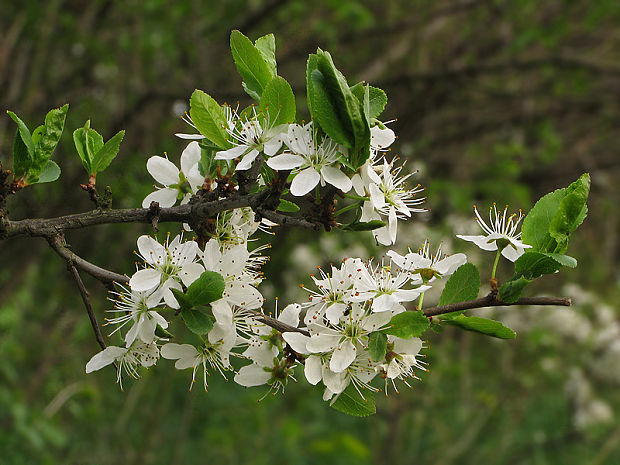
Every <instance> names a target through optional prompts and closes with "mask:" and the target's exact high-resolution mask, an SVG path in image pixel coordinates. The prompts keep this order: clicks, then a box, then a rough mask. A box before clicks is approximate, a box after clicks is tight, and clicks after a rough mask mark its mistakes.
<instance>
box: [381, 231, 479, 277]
mask: <svg viewBox="0 0 620 465" xmlns="http://www.w3.org/2000/svg"><path fill="white" fill-rule="evenodd" d="M387 255H388V257H390V258H391V259H392V261H393V262H394V263H395V264H396V265H398V266H399V267H400V268H401V269H403V270H405V271H407V272H408V273H410V274H411V275H412V278H413V279H416V280H420V279H421V280H423V281H424V282H425V283H430V282H432V281H434V280H435V278H444V277H446V276H450V275H451V274H452V273H454V272H455V271H456V269H457V268H458V267H459V266H461V265H463V264H464V263H465V262H467V256H466V255H465V254H463V253H457V254H454V255H449V256H445V257H444V256H443V253H442V251H441V246H439V247H438V249H437V253H436V254H435V255H432V254H431V252H430V242H429V241H428V240H427V241H425V242H424V245H423V246H422V247H421V248H420V250H419V251H418V252H417V253H413V252H411V250H409V253H408V254H407V255H405V256H404V257H403V256H402V255H400V254H398V253H397V252H395V251H393V250H390V251H389V252H388V253H387Z"/></svg>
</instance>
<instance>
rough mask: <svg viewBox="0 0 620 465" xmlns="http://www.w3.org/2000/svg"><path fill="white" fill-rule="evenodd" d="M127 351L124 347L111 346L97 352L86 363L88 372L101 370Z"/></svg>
mask: <svg viewBox="0 0 620 465" xmlns="http://www.w3.org/2000/svg"><path fill="white" fill-rule="evenodd" d="M126 352H127V349H125V348H123V347H116V346H109V347H106V348H105V349H103V350H102V351H101V352H99V353H98V354H95V355H94V356H93V358H91V359H90V360H89V361H88V363H87V364H86V373H92V372H93V371H97V370H100V369H101V368H103V367H104V366H107V365H109V364H111V363H112V362H113V361H114V360H116V359H117V358H119V357H121V356H122V355H124V354H125V353H126Z"/></svg>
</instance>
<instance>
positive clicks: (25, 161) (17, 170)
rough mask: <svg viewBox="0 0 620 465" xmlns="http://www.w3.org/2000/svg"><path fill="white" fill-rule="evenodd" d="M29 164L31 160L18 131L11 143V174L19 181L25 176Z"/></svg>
mask: <svg viewBox="0 0 620 465" xmlns="http://www.w3.org/2000/svg"><path fill="white" fill-rule="evenodd" d="M29 135H30V134H29ZM31 163H32V158H31V157H30V155H29V154H28V147H27V146H26V144H25V143H24V140H23V139H22V134H21V132H20V131H19V129H18V130H17V131H16V132H15V140H14V141H13V174H14V175H15V178H16V179H21V178H23V177H24V176H26V173H28V168H30V164H31Z"/></svg>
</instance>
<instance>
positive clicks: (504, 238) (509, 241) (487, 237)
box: [456, 204, 532, 262]
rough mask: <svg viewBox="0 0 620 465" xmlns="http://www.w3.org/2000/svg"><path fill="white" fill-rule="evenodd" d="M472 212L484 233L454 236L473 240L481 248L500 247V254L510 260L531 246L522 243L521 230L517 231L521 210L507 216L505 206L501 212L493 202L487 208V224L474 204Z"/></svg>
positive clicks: (512, 260) (521, 215)
mask: <svg viewBox="0 0 620 465" xmlns="http://www.w3.org/2000/svg"><path fill="white" fill-rule="evenodd" d="M474 212H475V213H476V221H478V224H479V225H480V227H481V228H482V230H483V231H484V234H482V235H479V236H463V235H460V234H459V235H457V236H456V237H458V238H460V239H463V240H465V241H470V242H473V243H474V244H476V245H477V246H478V247H480V248H481V249H482V250H497V249H498V247H500V248H501V250H502V252H501V253H502V255H503V256H504V257H506V258H507V259H508V260H510V261H511V262H514V261H515V260H516V259H517V258H519V257H520V256H521V255H523V253H524V252H525V249H527V248H531V247H532V246H531V245H528V244H524V243H523V242H522V241H521V232H520V231H519V232H517V231H518V229H519V223H521V220H522V219H523V213H522V212H521V210H519V211H518V213H513V214H512V215H510V216H508V217H507V212H508V207H507V206H506V208H504V211H503V212H498V211H497V207H496V206H495V204H493V206H492V207H491V208H490V209H489V225H487V224H486V223H485V222H484V220H483V219H482V217H481V216H480V213H478V209H477V208H476V206H475V205H474Z"/></svg>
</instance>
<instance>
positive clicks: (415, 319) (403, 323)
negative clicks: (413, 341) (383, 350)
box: [383, 311, 430, 339]
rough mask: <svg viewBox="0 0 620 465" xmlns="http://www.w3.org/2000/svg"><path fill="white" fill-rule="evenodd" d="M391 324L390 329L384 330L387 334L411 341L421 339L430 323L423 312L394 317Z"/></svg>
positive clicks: (406, 313)
mask: <svg viewBox="0 0 620 465" xmlns="http://www.w3.org/2000/svg"><path fill="white" fill-rule="evenodd" d="M389 324H390V327H389V328H387V329H384V330H383V332H384V333H385V334H392V335H393V336H396V337H400V338H401V339H409V338H411V337H420V336H421V335H422V333H424V331H426V330H427V329H428V327H429V325H430V321H429V319H428V318H427V317H426V316H425V315H424V313H422V312H421V311H414V312H402V313H399V314H397V315H394V316H393V317H392V319H391V320H390V323H389Z"/></svg>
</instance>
